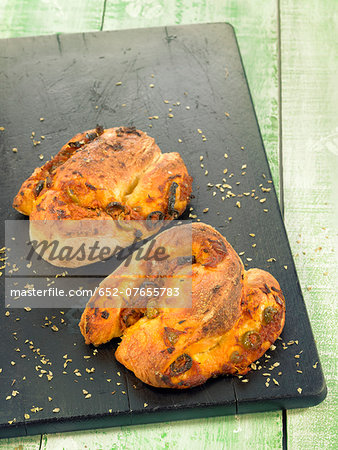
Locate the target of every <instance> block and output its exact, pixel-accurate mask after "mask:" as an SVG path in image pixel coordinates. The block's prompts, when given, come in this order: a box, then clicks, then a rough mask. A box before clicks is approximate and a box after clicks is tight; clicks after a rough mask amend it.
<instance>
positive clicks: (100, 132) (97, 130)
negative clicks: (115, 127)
mask: <svg viewBox="0 0 338 450" xmlns="http://www.w3.org/2000/svg"><path fill="white" fill-rule="evenodd" d="M95 131H96V133H97V134H98V135H99V136H101V134H102V133H103V132H104V128H103V126H102V125H96V128H95Z"/></svg>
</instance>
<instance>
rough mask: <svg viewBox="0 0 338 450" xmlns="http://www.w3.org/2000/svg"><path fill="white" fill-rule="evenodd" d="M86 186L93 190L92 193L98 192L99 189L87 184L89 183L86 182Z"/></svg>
mask: <svg viewBox="0 0 338 450" xmlns="http://www.w3.org/2000/svg"><path fill="white" fill-rule="evenodd" d="M85 185H86V186H87V187H88V188H89V189H91V190H92V191H97V188H96V187H95V186H93V185H92V184H90V183H87V181H86V182H85Z"/></svg>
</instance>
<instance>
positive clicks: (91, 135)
mask: <svg viewBox="0 0 338 450" xmlns="http://www.w3.org/2000/svg"><path fill="white" fill-rule="evenodd" d="M86 138H87V139H88V141H89V142H91V141H93V140H94V139H95V138H97V134H96V133H95V132H94V133H86Z"/></svg>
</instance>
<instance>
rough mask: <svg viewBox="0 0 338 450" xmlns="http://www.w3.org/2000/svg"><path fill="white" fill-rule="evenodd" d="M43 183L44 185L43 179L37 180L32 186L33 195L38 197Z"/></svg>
mask: <svg viewBox="0 0 338 450" xmlns="http://www.w3.org/2000/svg"><path fill="white" fill-rule="evenodd" d="M44 185H45V182H44V180H41V181H39V182H38V184H37V185H36V186H35V188H34V194H35V197H38V196H39V195H40V192H41V191H42V189H43V188H44Z"/></svg>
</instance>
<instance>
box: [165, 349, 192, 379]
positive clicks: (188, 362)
mask: <svg viewBox="0 0 338 450" xmlns="http://www.w3.org/2000/svg"><path fill="white" fill-rule="evenodd" d="M191 367H192V359H191V356H189V355H187V354H186V353H184V354H183V355H180V356H179V357H178V358H177V359H176V360H175V361H174V362H173V363H171V364H170V366H169V371H170V375H171V376H172V377H174V376H177V375H180V374H181V373H184V372H187V371H188V370H190V369H191Z"/></svg>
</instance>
